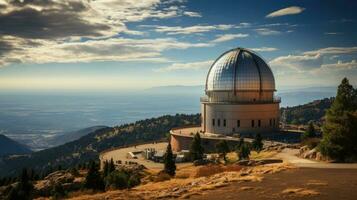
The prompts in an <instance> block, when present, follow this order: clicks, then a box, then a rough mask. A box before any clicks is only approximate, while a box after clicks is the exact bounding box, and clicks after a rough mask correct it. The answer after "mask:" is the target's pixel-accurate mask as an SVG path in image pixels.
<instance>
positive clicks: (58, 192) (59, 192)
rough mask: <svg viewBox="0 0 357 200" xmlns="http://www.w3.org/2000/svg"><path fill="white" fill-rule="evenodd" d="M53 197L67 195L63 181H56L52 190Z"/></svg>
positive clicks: (59, 197)
mask: <svg viewBox="0 0 357 200" xmlns="http://www.w3.org/2000/svg"><path fill="white" fill-rule="evenodd" d="M51 195H52V197H53V199H62V198H63V197H65V196H66V191H65V190H64V188H63V186H62V184H61V183H56V184H55V185H54V186H53V189H52V191H51Z"/></svg>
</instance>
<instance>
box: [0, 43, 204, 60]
mask: <svg viewBox="0 0 357 200" xmlns="http://www.w3.org/2000/svg"><path fill="white" fill-rule="evenodd" d="M36 42H38V43H39V44H40V45H39V46H38V47H36V48H32V46H28V45H26V43H25V41H23V40H18V41H17V44H19V45H20V46H23V48H22V49H16V50H14V51H12V52H10V53H8V54H7V56H6V59H5V60H3V62H5V63H10V62H14V61H16V62H22V63H51V62H57V63H68V62H90V61H149V62H167V61H168V60H167V59H166V58H164V57H163V56H162V55H161V53H162V52H163V51H165V50H169V49H187V48H195V47H208V46H210V44H204V43H186V42H179V41H177V40H176V39H174V38H163V39H128V38H111V39H105V40H88V41H85V42H67V43H58V42H50V41H46V40H37V41H36ZM0 61H1V60H0Z"/></svg>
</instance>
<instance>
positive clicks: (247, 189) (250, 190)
mask: <svg viewBox="0 0 357 200" xmlns="http://www.w3.org/2000/svg"><path fill="white" fill-rule="evenodd" d="M356 191H357V170H354V169H344V170H341V169H321V168H320V169H317V168H316V169H315V168H297V169H292V170H287V171H283V172H280V173H277V174H269V175H266V176H265V177H264V179H263V180H262V181H261V182H243V183H232V184H230V185H229V186H227V187H223V188H219V189H216V190H211V191H206V192H205V193H204V194H203V195H199V196H198V195H197V196H192V197H191V198H190V199H194V200H214V199H225V200H226V199H228V200H229V199H232V200H233V199H244V200H250V199H251V200H259V199H284V200H286V199H331V200H336V199H346V200H349V199H351V200H354V199H357V193H356Z"/></svg>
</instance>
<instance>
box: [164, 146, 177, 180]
mask: <svg viewBox="0 0 357 200" xmlns="http://www.w3.org/2000/svg"><path fill="white" fill-rule="evenodd" d="M164 171H165V172H166V173H167V174H169V175H170V176H174V175H175V173H176V164H175V160H174V155H173V153H172V149H171V143H169V144H168V145H167V148H166V153H165V155H164Z"/></svg>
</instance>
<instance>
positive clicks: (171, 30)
mask: <svg viewBox="0 0 357 200" xmlns="http://www.w3.org/2000/svg"><path fill="white" fill-rule="evenodd" d="M139 27H144V28H154V31H155V32H158V33H166V34H167V35H178V34H184V35H189V34H193V33H205V32H209V31H214V30H223V31H224V30H229V29H232V28H235V25H232V24H219V25H194V26H187V27H181V26H158V25H141V26H139Z"/></svg>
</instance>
